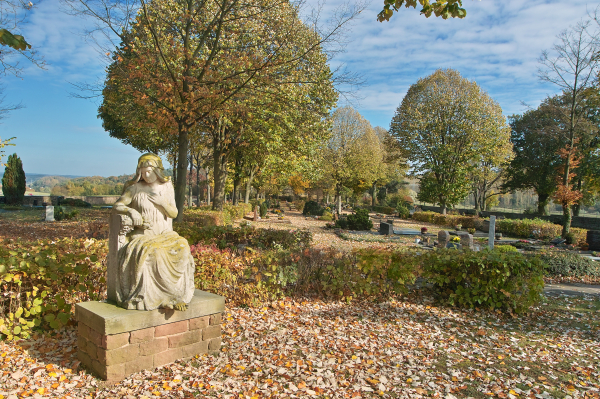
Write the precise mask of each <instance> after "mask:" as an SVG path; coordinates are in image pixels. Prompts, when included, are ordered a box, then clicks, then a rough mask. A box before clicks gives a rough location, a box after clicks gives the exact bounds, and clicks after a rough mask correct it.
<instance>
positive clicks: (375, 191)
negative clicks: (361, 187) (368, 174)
mask: <svg viewBox="0 0 600 399" xmlns="http://www.w3.org/2000/svg"><path fill="white" fill-rule="evenodd" d="M371 191H372V193H373V194H372V195H371V206H375V197H376V196H377V183H376V182H373V186H371Z"/></svg>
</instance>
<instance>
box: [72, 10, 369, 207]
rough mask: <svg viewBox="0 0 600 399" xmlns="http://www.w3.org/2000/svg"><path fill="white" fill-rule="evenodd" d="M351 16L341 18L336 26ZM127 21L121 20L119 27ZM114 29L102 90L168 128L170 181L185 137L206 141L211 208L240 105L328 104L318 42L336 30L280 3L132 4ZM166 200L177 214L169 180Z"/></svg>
mask: <svg viewBox="0 0 600 399" xmlns="http://www.w3.org/2000/svg"><path fill="white" fill-rule="evenodd" d="M91 4H92V2H83V5H84V11H85V12H86V13H87V14H88V15H94V16H95V17H98V16H99V15H101V13H100V11H98V10H96V9H93V8H92V6H91ZM110 10H111V9H108V8H107V10H106V11H104V10H103V12H105V13H106V15H107V16H106V17H105V16H104V15H101V18H100V17H99V18H100V20H102V21H103V23H106V24H110V22H111V19H110V18H111V15H110ZM357 12H358V10H355V11H352V12H350V13H349V14H347V15H346V16H342V17H340V19H339V24H338V26H337V27H336V29H339V28H340V27H341V26H342V25H344V24H345V23H346V22H347V21H348V20H350V19H352V18H353V16H354V15H356V13H357ZM126 14H127V12H125V11H123V12H122V13H121V14H120V15H121V18H120V22H121V23H125V21H126V18H125V15H126ZM113 32H114V33H116V34H117V35H119V37H120V39H121V41H122V43H121V45H120V46H119V48H118V50H117V51H116V52H115V54H114V59H115V60H114V63H113V66H111V68H110V69H109V76H108V78H107V86H108V85H111V86H112V87H118V88H119V89H120V90H123V91H124V92H126V93H127V95H128V96H130V97H131V98H132V100H133V101H134V102H135V103H136V104H137V105H138V106H140V107H142V108H143V109H144V113H143V114H145V115H146V116H147V118H146V119H144V120H145V121H146V122H141V123H148V124H152V125H153V127H154V128H155V129H156V130H157V131H158V132H164V131H166V129H169V128H171V129H172V128H176V134H175V137H176V141H177V148H178V152H179V153H178V156H177V168H176V169H177V175H178V176H180V175H181V176H185V172H186V169H187V156H188V142H189V140H188V139H189V133H190V131H191V130H192V129H193V128H194V127H195V126H197V125H201V126H202V127H203V128H205V129H206V131H207V132H208V133H209V134H211V135H212V146H213V150H214V176H215V198H214V201H213V207H214V208H215V209H220V208H221V207H222V204H223V188H224V182H225V177H226V175H227V163H228V156H229V154H230V153H231V151H232V149H233V148H232V146H233V145H232V144H231V141H228V138H229V137H236V136H237V135H238V134H240V132H241V130H240V129H242V125H243V124H241V123H238V122H239V120H240V118H239V116H240V115H242V114H245V113H247V112H248V110H247V108H248V107H247V104H246V102H248V101H254V99H255V98H261V99H262V100H263V101H264V102H268V101H270V100H271V99H272V95H273V93H274V92H278V93H285V96H284V97H286V98H287V101H288V103H290V104H291V106H303V107H309V106H311V105H307V104H306V103H307V102H309V103H310V104H312V106H315V105H316V107H317V108H319V107H321V108H322V107H327V106H330V104H328V103H330V102H331V96H330V95H328V94H327V93H325V91H327V90H330V89H326V88H324V86H327V85H328V84H330V81H331V72H330V71H329V69H328V68H327V66H326V62H327V57H326V56H325V55H324V54H323V52H322V48H321V44H322V43H324V42H326V41H327V40H330V39H331V37H332V35H333V33H335V30H334V32H333V33H332V35H329V36H323V35H319V34H318V33H317V32H315V31H314V30H312V29H310V28H308V27H307V26H306V25H305V24H303V23H302V21H301V20H300V19H299V17H298V10H297V9H296V8H295V7H294V6H292V5H291V4H290V3H289V2H287V1H283V0H268V1H266V2H260V3H256V2H254V1H249V0H248V1H246V0H176V1H166V0H154V1H152V2H150V3H146V2H145V1H141V10H140V12H139V13H138V15H137V17H136V20H135V22H134V23H133V25H131V26H130V27H129V29H128V30H126V31H123V32H121V31H119V30H118V29H116V28H115V27H114V26H113ZM330 33H331V32H330ZM316 87H319V90H317V89H315V88H316ZM120 98H123V96H121V97H120ZM323 99H324V100H323ZM319 102H320V103H319ZM117 108H118V107H117ZM140 120H141V119H140ZM229 132H231V134H229ZM175 197H176V202H177V205H178V208H182V206H183V201H184V199H185V181H184V180H180V179H178V180H177V182H176V187H175ZM179 215H182V212H180V213H179ZM178 217H180V216H178Z"/></svg>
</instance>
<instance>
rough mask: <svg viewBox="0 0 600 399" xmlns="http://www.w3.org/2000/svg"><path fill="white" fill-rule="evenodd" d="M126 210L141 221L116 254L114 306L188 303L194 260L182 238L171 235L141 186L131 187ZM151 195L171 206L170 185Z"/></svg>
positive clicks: (170, 228)
mask: <svg viewBox="0 0 600 399" xmlns="http://www.w3.org/2000/svg"><path fill="white" fill-rule="evenodd" d="M127 190H132V201H131V204H130V205H129V207H131V208H133V209H135V210H137V211H138V212H139V213H140V214H141V215H142V218H143V219H144V226H138V227H136V229H135V230H134V232H133V233H132V235H131V240H130V241H129V243H128V244H127V245H126V246H125V248H122V249H121V250H120V253H119V268H120V270H119V272H118V273H117V302H118V303H119V306H121V307H124V308H125V309H138V310H153V309H156V308H161V307H168V308H172V307H173V305H175V304H177V303H180V302H184V303H189V302H190V301H191V300H192V296H193V295H194V268H195V267H194V258H193V257H192V255H191V252H190V247H189V245H188V242H187V240H186V239H185V238H183V237H180V236H179V234H177V233H176V232H174V231H173V220H172V219H171V218H169V217H167V215H165V214H164V213H163V211H161V210H160V209H159V208H158V206H157V205H155V204H154V203H152V202H151V201H150V200H149V194H148V192H146V191H145V190H144V187H143V186H142V185H141V184H139V183H138V184H134V185H132V186H131V187H129V188H127ZM153 194H154V195H157V196H159V197H162V198H163V199H165V200H166V201H167V202H168V203H170V204H171V205H172V206H175V199H174V190H173V185H172V184H171V182H170V181H169V182H166V183H163V184H160V185H159V186H158V187H157V188H156V190H155V192H154V193H153Z"/></svg>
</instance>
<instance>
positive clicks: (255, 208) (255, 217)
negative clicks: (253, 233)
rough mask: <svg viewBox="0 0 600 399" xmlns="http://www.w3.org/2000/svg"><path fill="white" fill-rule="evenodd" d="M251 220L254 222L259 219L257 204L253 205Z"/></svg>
mask: <svg viewBox="0 0 600 399" xmlns="http://www.w3.org/2000/svg"><path fill="white" fill-rule="evenodd" d="M252 220H254V221H255V222H256V221H257V220H260V219H259V216H258V205H256V206H255V207H254V218H252Z"/></svg>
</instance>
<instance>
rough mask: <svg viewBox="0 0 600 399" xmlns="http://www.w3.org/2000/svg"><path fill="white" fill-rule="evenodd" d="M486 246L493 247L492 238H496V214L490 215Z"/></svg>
mask: <svg viewBox="0 0 600 399" xmlns="http://www.w3.org/2000/svg"><path fill="white" fill-rule="evenodd" d="M488 234H489V235H488V246H489V247H490V249H494V240H495V239H496V216H494V215H491V216H490V231H489V233H488Z"/></svg>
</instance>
